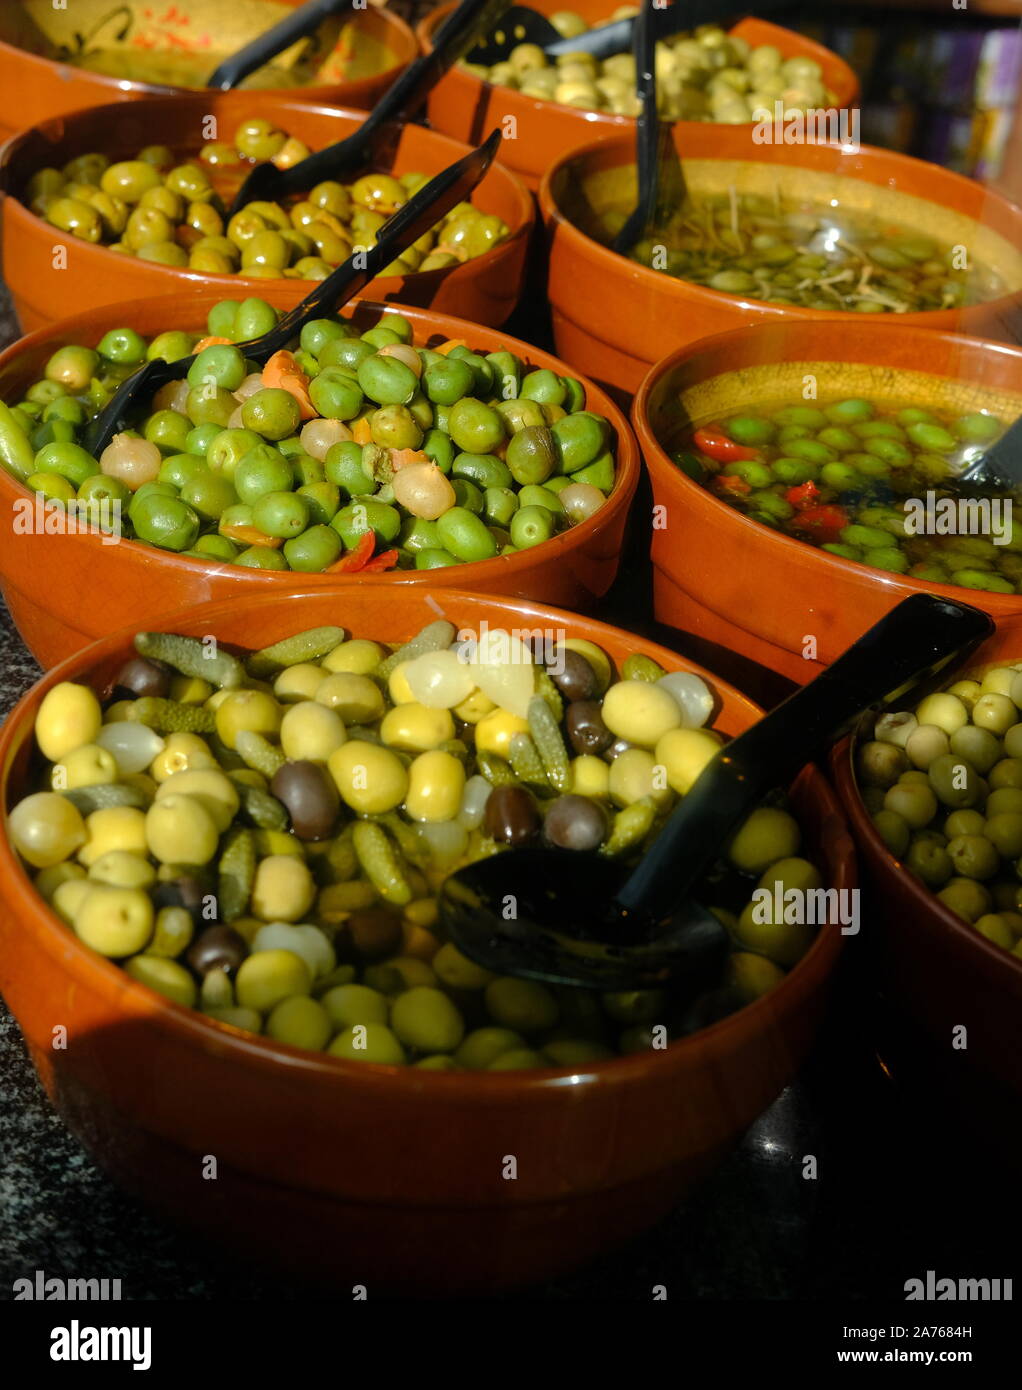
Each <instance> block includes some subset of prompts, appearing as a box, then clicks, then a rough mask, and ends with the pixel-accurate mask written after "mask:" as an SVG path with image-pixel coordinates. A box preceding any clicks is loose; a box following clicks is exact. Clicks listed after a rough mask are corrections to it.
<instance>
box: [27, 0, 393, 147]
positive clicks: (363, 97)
mask: <svg viewBox="0 0 1022 1390" xmlns="http://www.w3.org/2000/svg"><path fill="white" fill-rule="evenodd" d="M301 3H302V0H277V5H278V6H279V5H281V4H283V5H290V6H292V7H295V6H297V5H300V4H301ZM135 5H136V7H137V8H138V9H139V10H142V9H143V8H149V7H147V6H143V5H142V4H141V3H140V0H135ZM110 8H111V9H113V8H114V7H113V6H111V7H110ZM209 8H210V9H211V10H214V11H215V9H216V7H215V6H214V5H213V4H212V3H210V6H209ZM19 9H20V7H19V6H18V5H16V4H15V3H12V0H7V3H6V4H4V5H2V6H0V71H2V72H3V77H4V83H3V88H4V100H3V107H2V109H0V140H6V139H8V138H9V137H10V136H12V135H14V134H16V133H17V132H18V131H19V130H23V129H24V128H25V127H26V126H33V125H38V124H39V123H40V122H41V121H46V120H49V118H50V117H51V116H59V115H62V114H64V113H66V112H69V111H77V110H80V109H81V108H82V107H83V106H102V105H105V104H106V103H107V102H111V101H137V100H139V98H141V97H150V96H157V95H160V94H166V93H168V92H171V91H175V90H176V91H182V90H185V89H183V88H173V87H165V86H158V85H154V84H153V83H148V82H132V81H127V80H124V79H121V78H116V77H105V76H103V75H102V74H100V73H95V72H88V71H86V69H85V68H78V67H72V66H71V65H70V64H67V63H57V62H52V61H51V60H50V59H48V58H40V57H38V56H37V55H36V54H35V53H31V52H29V51H27V49H26V48H25V47H23V46H20V45H23V44H25V43H28V42H30V32H29V29H28V27H27V26H25V24H24V16H23V15H21V14H20V13H19ZM56 13H59V12H57V11H55V14H56ZM277 13H279V10H278V11H276V12H275V14H274V18H276V14H277ZM66 19H67V21H68V24H67V27H68V30H69V33H68V41H71V35H70V31H71V30H73V29H74V28H75V24H74V22H73V21H74V20H75V7H74V5H70V6H67V7H66ZM54 22H56V21H54ZM350 22H351V23H352V24H353V25H355V26H356V31H357V32H358V33H360V34H362V35H364V36H365V38H366V39H368V40H369V41H370V42H371V43H374V44H377V45H381V46H382V47H383V49H384V50H385V55H386V56H385V59H384V60H383V66H381V68H380V70H379V71H378V72H373V73H369V74H367V75H366V76H363V77H359V78H355V79H353V80H352V81H349V82H340V83H335V84H334V85H332V86H329V87H299V88H286V89H279V90H276V91H261V92H256V93H250V94H249V95H250V96H254V97H255V98H256V99H257V100H260V101H261V100H263V99H264V98H266V99H270V98H273V97H277V96H290V95H293V96H295V97H296V98H297V99H300V100H304V101H310V102H316V103H320V102H330V103H336V104H337V105H338V106H355V107H358V108H359V109H360V110H365V111H368V110H371V109H372V107H373V104H374V103H375V101H376V100H377V98H378V97H379V96H381V95H382V93H383V92H385V91H386V90H387V88H388V87H389V86H390V84H391V83H392V82H393V81H394V79H395V78H396V77H397V76H398V74H399V73H400V72H401V71H402V70H403V69H404V68H406V67H407V66H408V64H409V63H410V62H411V61H412V60H413V59H414V58H415V57H416V55H417V53H418V44H417V43H416V39H415V35H414V34H413V33H412V31H411V29H409V27H408V25H407V24H406V23H405V22H404V20H403V19H400V18H398V16H397V15H396V14H392V13H391V12H390V11H389V10H384V9H378V8H377V7H376V6H375V5H369V7H368V8H367V9H364V10H355V11H354V12H353V14H352V17H351V20H350ZM263 27H267V26H263ZM216 62H217V58H214V60H213V62H212V63H211V64H210V68H211V69H212V68H213V67H215V66H216Z"/></svg>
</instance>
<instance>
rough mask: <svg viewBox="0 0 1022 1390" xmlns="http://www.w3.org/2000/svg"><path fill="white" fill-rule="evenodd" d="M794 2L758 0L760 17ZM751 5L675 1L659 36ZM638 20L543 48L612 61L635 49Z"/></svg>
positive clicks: (735, 0) (663, 15) (660, 12)
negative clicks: (766, 12) (633, 45)
mask: <svg viewBox="0 0 1022 1390" xmlns="http://www.w3.org/2000/svg"><path fill="white" fill-rule="evenodd" d="M790 5H791V0H758V4H757V5H756V16H757V18H759V17H760V16H761V15H762V14H763V12H764V11H769V10H780V9H784V8H785V7H788V8H790ZM748 8H749V7H748V5H747V4H745V5H743V4H742V3H741V0H674V4H672V5H668V6H667V7H666V8H665V9H660V8H659V7H658V8H657V23H656V37H657V40H658V41H659V40H660V39H667V38H670V37H671V36H672V35H674V34H680V33H681V32H682V31H683V30H688V29H697V28H698V27H699V26H700V25H701V24H722V23H723V22H724V21H725V20H728V19H732V18H733V17H734V16H735V15H740V14H745V13H747V11H748ZM635 24H636V19H635V17H633V18H631V19H616V20H614V21H612V22H611V23H610V24H600V25H597V26H596V28H594V29H588V30H586V32H585V33H584V34H578V35H576V36H575V37H574V38H570V39H556V40H555V41H554V42H553V43H546V44H544V45H543V52H544V53H546V54H548V55H549V56H550V57H551V58H560V57H562V56H563V55H564V54H565V53H589V54H591V55H592V57H594V58H611V57H613V56H614V54H615V53H627V52H628V50H629V49H630V48H631V46H632V35H633V33H634V30H635Z"/></svg>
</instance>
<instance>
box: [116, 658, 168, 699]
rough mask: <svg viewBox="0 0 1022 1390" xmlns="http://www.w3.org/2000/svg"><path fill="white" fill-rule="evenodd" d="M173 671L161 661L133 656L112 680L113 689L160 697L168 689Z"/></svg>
mask: <svg viewBox="0 0 1022 1390" xmlns="http://www.w3.org/2000/svg"><path fill="white" fill-rule="evenodd" d="M173 674H174V673H173V671H172V670H171V669H170V667H169V666H167V665H165V664H164V663H163V662H162V661H150V660H149V658H148V657H144V656H135V657H132V659H131V660H130V661H126V662H125V663H124V665H123V666H122V667H121V669H120V670H119V671H118V673H117V679H116V680H115V681H114V689H115V691H121V690H125V691H128V692H129V693H130V694H132V695H138V696H140V697H141V696H143V695H156V696H158V697H159V698H160V699H162V698H163V697H164V696H166V695H167V694H168V692H169V691H170V682H171V679H172V677H173Z"/></svg>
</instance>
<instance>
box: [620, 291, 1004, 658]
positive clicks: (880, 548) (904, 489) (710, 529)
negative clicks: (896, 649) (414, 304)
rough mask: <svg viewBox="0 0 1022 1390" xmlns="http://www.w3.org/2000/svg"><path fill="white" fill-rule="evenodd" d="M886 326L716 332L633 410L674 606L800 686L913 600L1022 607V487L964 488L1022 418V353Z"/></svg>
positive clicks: (656, 559)
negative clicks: (1020, 506)
mask: <svg viewBox="0 0 1022 1390" xmlns="http://www.w3.org/2000/svg"><path fill="white" fill-rule="evenodd" d="M874 321H875V316H872V315H871V316H870V317H869V319H868V321H863V320H862V319H858V318H856V319H855V320H854V321H851V319H850V321H849V324H848V326H847V327H845V328H844V329H843V330H842V332H841V333H840V335H835V333H834V332H833V330H832V329H831V327H830V325H828V324H822V323H809V322H794V323H789V324H786V325H784V326H780V325H778V326H774V325H770V326H762V327H750V328H742V329H738V330H736V331H735V332H732V333H721V334H718V335H717V336H716V337H712V338H706V339H703V341H702V342H700V343H697V344H694V345H692V346H691V347H688V348H682V349H680V350H679V351H678V352H675V353H672V354H671V355H670V356H669V357H667V358H665V359H664V361H663V362H661V363H659V364H658V365H657V366H656V367H654V368H653V369H652V370H651V371H650V372H649V374H648V375H647V376H646V378H645V380H644V382H643V384H642V386H641V387H640V389H639V392H638V394H637V395H636V398H635V404H634V407H633V412H632V420H633V423H634V425H635V429H636V433H637V434H638V436H639V440H640V444H641V446H642V450H643V457H644V459H645V461H646V466H647V467H648V469H649V471H650V476H651V479H652V483H653V492H654V497H655V499H656V502H657V504H658V505H660V506H662V507H663V508H664V512H663V515H664V517H665V519H666V525H665V526H663V527H661V529H659V530H656V531H654V533H653V546H652V552H651V553H652V559H653V565H654V580H653V585H654V605H655V608H656V612H657V615H658V617H659V618H660V619H661V621H663V622H667V623H670V624H671V625H672V626H675V627H679V628H683V629H685V630H687V631H695V632H697V633H699V635H700V636H702V637H704V638H705V639H706V640H708V641H711V642H716V643H719V644H721V645H722V646H725V647H727V648H728V649H729V650H731V651H734V652H738V653H740V654H741V655H743V656H745V657H747V658H748V659H749V660H751V661H755V662H758V663H759V664H760V665H761V666H765V667H766V668H767V669H769V670H772V671H777V672H779V673H780V674H781V675H783V676H785V677H786V678H787V679H788V680H791V681H794V682H796V683H798V684H804V683H805V682H806V681H807V680H810V679H811V678H812V676H813V675H814V674H816V673H818V672H819V670H820V669H821V667H823V666H826V665H828V664H829V663H830V662H831V661H833V660H834V658H835V657H836V656H837V655H838V654H839V653H840V652H841V651H843V650H844V649H845V648H846V647H847V646H849V645H850V644H851V643H852V642H854V641H855V640H856V638H858V637H860V636H861V635H862V634H863V632H865V631H866V629H867V628H868V627H869V626H870V625H871V624H872V623H874V622H877V621H878V620H879V619H880V618H881V617H882V616H883V615H884V614H885V613H886V612H888V611H889V610H890V609H891V608H892V607H893V606H894V605H895V604H897V603H898V602H899V601H900V600H901V599H904V598H907V597H908V596H909V595H910V594H913V593H918V592H920V591H925V592H927V593H935V594H939V595H941V596H942V597H945V598H955V599H957V600H958V601H959V602H965V603H971V604H974V605H975V606H976V607H978V608H982V609H984V610H985V611H986V612H988V613H990V614H991V616H992V617H994V618H995V619H997V620H998V621H999V620H1001V619H1003V618H1010V617H1012V616H1017V615H1019V614H1022V589H1020V581H1022V559H1020V558H1019V554H1020V548H1022V530H1019V529H1017V528H1018V512H1017V511H1016V510H1014V508H1015V507H1016V506H1017V503H1018V497H1017V494H1014V493H1012V492H1010V491H1005V490H1004V489H996V488H988V489H985V490H983V489H979V490H977V491H976V492H975V493H970V494H968V495H965V494H964V493H963V491H962V490H961V488H960V487H959V486H958V483H957V476H958V474H960V473H961V472H962V471H963V469H965V468H966V467H967V466H968V464H969V462H971V461H972V460H973V459H975V458H977V457H980V456H981V455H982V454H983V452H984V450H985V449H986V448H987V447H988V446H989V445H990V444H991V443H992V442H994V441H995V440H996V439H998V438H999V437H1000V436H1001V435H1003V433H1004V431H1005V430H1006V429H1007V428H1008V427H1010V426H1011V425H1012V424H1013V423H1014V421H1015V420H1017V419H1018V417H1019V415H1020V414H1022V352H1020V351H1019V349H1018V348H1015V347H1009V346H1007V345H1006V344H1003V343H993V342H985V341H983V340H982V339H976V338H971V337H967V336H965V335H963V334H955V333H934V332H930V331H928V330H925V329H921V328H911V327H908V326H904V327H903V326H901V325H900V324H899V323H897V322H894V323H892V324H891V325H890V326H889V327H888V328H886V329H885V330H884V331H882V332H874V331H873V323H874ZM743 475H744V476H743Z"/></svg>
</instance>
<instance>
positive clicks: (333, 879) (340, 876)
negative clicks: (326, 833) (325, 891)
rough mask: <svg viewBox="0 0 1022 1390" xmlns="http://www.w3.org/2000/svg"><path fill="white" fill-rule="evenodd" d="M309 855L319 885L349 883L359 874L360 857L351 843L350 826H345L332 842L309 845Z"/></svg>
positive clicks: (325, 841) (326, 841)
mask: <svg viewBox="0 0 1022 1390" xmlns="http://www.w3.org/2000/svg"><path fill="white" fill-rule="evenodd" d="M307 853H308V855H309V859H310V861H311V863H310V867H311V868H312V870H313V873H314V874H315V875H316V881H317V882H318V883H322V884H329V883H347V881H348V880H349V879H352V878H354V877H355V875H356V874H357V873H358V855H357V854H356V853H355V846H354V845H353V844H352V842H351V827H350V826H345V828H344V829H343V830H342V831H341V833H340V834H339V835H337V836H335V837H334V839H332V840H322V841H320V842H319V843H318V844H317V843H312V844H310V845H308V846H307Z"/></svg>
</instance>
